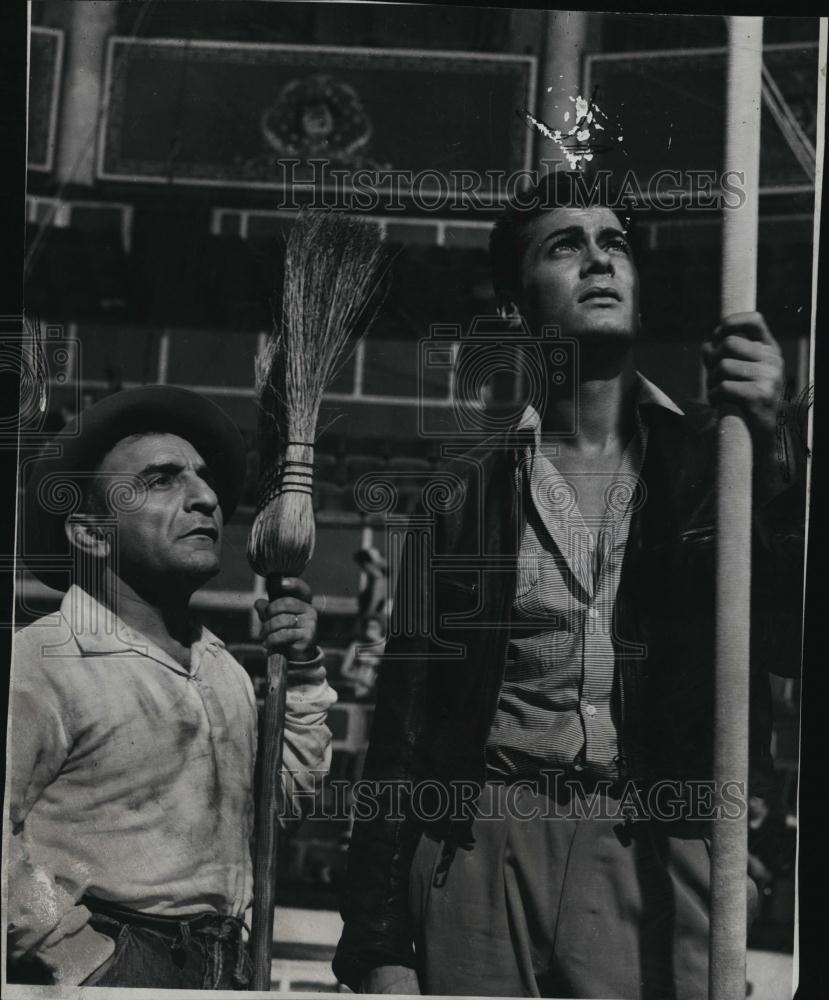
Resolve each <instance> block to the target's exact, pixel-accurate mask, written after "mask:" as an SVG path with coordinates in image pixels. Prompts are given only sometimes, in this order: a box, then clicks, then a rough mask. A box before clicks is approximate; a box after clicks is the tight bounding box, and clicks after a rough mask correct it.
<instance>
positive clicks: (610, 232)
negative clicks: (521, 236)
mask: <svg viewBox="0 0 829 1000" xmlns="http://www.w3.org/2000/svg"><path fill="white" fill-rule="evenodd" d="M586 233H587V230H586V229H585V228H584V226H565V227H564V228H563V229H554V230H553V231H552V232H551V233H547V235H546V236H545V237H544V239H543V240H542V241H541V242H540V243H539V246H544V244H545V243H548V242H549V241H550V240H552V239H555V238H556V237H558V236H585V235H586ZM608 236H624V237H625V239H627V233H626V232H625V231H624V229H620V228H619V227H618V226H604V227H603V228H602V229H600V230H599V232H598V237H597V238H598V239H606V238H607V237H608Z"/></svg>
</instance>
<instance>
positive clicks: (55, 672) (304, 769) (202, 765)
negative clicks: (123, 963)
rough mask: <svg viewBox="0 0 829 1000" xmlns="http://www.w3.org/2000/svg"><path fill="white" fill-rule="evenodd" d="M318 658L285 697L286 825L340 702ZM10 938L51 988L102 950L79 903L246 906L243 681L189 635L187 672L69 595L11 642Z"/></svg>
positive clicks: (234, 666)
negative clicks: (43, 970)
mask: <svg viewBox="0 0 829 1000" xmlns="http://www.w3.org/2000/svg"><path fill="white" fill-rule="evenodd" d="M321 661H322V656H321V654H320V655H319V656H318V657H317V659H316V660H315V661H312V662H311V663H309V664H308V665H307V666H305V665H303V669H302V671H301V672H300V673H299V674H297V673H296V672H295V670H294V669H292V671H291V680H292V686H291V687H289V688H288V692H287V708H286V717H285V718H286V723H285V741H284V751H283V777H282V780H283V787H284V788H285V792H286V794H285V796H284V799H285V802H286V808H287V811H288V815H286V816H285V817H283V818H282V819H281V821H282V822H283V825H290V824H291V823H295V822H297V821H298V820H299V819H301V816H302V814H303V812H304V811H305V812H307V811H308V808H309V807H310V806H311V805H312V803H313V801H314V794H315V793H316V792H318V791H319V782H320V778H321V777H322V775H323V774H324V773H325V772H326V771H327V770H328V768H329V766H330V761H331V748H330V741H331V734H330V732H329V730H328V728H327V726H326V725H325V716H326V711H327V709H328V707H329V706H330V705H331V704H332V703H333V702H334V701H335V700H336V694H335V693H334V692H333V690H332V689H331V688H330V687H329V686H328V684H327V682H326V680H325V669H324V667H323V666H322V662H321ZM9 734H10V735H9V753H10V761H11V768H10V776H9V803H10V805H9V819H10V826H11V837H10V840H11V844H10V856H9V857H10V865H9V908H8V917H9V919H8V926H9V944H10V954H11V955H12V956H13V957H14V956H18V955H23V954H27V953H29V954H34V955H36V956H37V957H39V958H40V959H42V960H43V961H44V962H45V964H46V965H47V966H48V967H49V968H51V969H52V970H53V972H54V976H55V979H56V981H57V982H61V983H68V984H73V983H78V982H81V981H82V980H83V979H84V978H85V977H86V976H87V975H89V974H90V973H91V972H92V971H94V969H96V968H97V967H98V966H99V965H101V964H102V963H103V962H104V961H105V960H106V958H107V957H108V956H109V954H110V953H111V952H112V949H113V943H112V940H111V939H110V938H109V937H106V936H105V935H101V934H98V933H97V932H96V931H95V930H94V929H93V928H92V927H90V926H89V925H88V919H89V915H90V914H89V910H88V909H87V908H86V907H85V906H83V905H79V900H80V898H81V897H82V896H83V895H84V894H85V893H89V894H91V895H94V896H96V897H99V898H101V899H105V900H109V901H112V902H116V903H120V904H122V905H125V906H129V907H132V908H134V909H138V910H142V911H144V912H147V913H153V914H158V915H163V916H168V917H169V916H183V915H187V914H193V913H197V912H204V911H208V912H209V911H213V912H216V913H219V914H228V915H233V916H241V915H242V914H243V913H244V911H245V909H246V908H247V907H248V906H249V904H250V902H251V895H252V882H253V879H252V862H251V855H250V844H249V841H250V837H251V834H252V832H253V795H252V792H253V768H254V762H255V756H256V740H257V713H256V701H255V697H254V692H253V686H252V684H251V681H250V679H249V677H248V675H247V674H246V672H245V670H244V668H243V667H242V666H241V665H240V664H239V663H238V662H237V661H236V660H235V659H234V658H233V657H232V656H231V655H230V653H229V652H228V651H227V649H226V648H225V646H224V643H223V642H222V641H221V640H220V639H217V638H216V636H215V635H213V634H212V633H211V632H209V631H208V630H207V629H206V628H203V627H202V628H198V627H195V630H194V638H193V642H192V644H191V646H190V664H189V669H187V668H186V667H184V666H182V665H181V664H180V663H178V662H177V661H176V660H175V659H173V658H172V657H171V656H169V655H168V654H167V653H165V652H164V651H163V650H162V649H160V648H158V647H157V646H156V645H155V644H154V643H153V642H152V641H150V640H149V639H147V638H146V637H145V636H143V635H141V634H140V633H138V632H136V631H134V630H132V629H130V628H129V627H128V626H127V625H125V624H124V622H123V621H121V620H120V619H118V618H117V617H116V616H114V615H113V614H112V613H111V612H110V611H108V610H107V609H105V608H104V607H103V606H102V605H101V604H99V603H98V602H97V601H95V600H93V598H91V597H90V596H89V595H88V594H87V593H86V592H85V591H83V590H81V589H80V588H78V587H72V588H71V589H70V590H69V591H68V593H67V594H66V596H65V597H64V599H63V602H62V604H61V608H60V612H59V613H57V614H54V615H49V616H46V617H45V618H42V619H40V620H39V621H37V622H35V623H34V624H32V625H30V626H28V627H27V628H24V629H22V630H21V631H20V632H18V633H17V634H16V635H15V636H14V645H13V674H12V700H11V706H10V728H9Z"/></svg>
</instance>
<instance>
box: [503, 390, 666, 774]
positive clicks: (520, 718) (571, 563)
mask: <svg viewBox="0 0 829 1000" xmlns="http://www.w3.org/2000/svg"><path fill="white" fill-rule="evenodd" d="M646 405H656V406H662V407H665V408H667V409H670V410H673V411H674V412H677V413H681V412H682V411H681V410H679V408H678V407H677V406H676V404H675V403H673V402H672V401H671V400H670V399H669V398H668V397H667V396H666V395H665V394H664V393H663V392H662V391H661V390H660V389H658V388H657V387H656V386H655V385H653V384H652V383H651V382H649V381H648V380H647V379H646V378H644V376H642V375H641V374H637V383H636V429H635V432H634V434H633V437H632V438H631V440H630V441H629V443H628V445H627V446H626V448H625V450H624V453H623V455H622V461H621V465H620V467H619V469H618V471H617V472H615V473H613V474H610V475H608V476H607V488H606V489H605V491H604V496H605V503H606V509H605V513H604V517H603V518H602V520H601V521H600V522H599V523H587V522H586V521H585V519H584V518H583V517H582V515H581V513H580V511H579V508H578V490H579V485H580V483H579V479H580V477H579V475H578V474H573V473H568V474H567V475H562V474H561V473H560V472H559V471H558V470H557V469H556V467H555V465H554V463H553V461H551V459H550V458H548V457H546V456H545V455H544V454H543V453H542V438H541V424H540V419H539V416H538V414H537V413H536V412H535V411H534V410H533V409H532V408H531V407H528V409H527V411H526V412H525V414H524V417H523V419H522V421H521V424H520V427H521V428H530V429H533V430H534V432H535V434H534V438H535V441H534V447H532V448H527V451H526V453H525V456H524V461H523V462H521V463H519V468H518V470H517V473H516V489H517V490H519V494H520V495H521V496H522V498H523V500H524V503H525V508H526V510H527V523H526V527H525V529H524V534H523V536H522V538H521V545H520V549H519V553H518V573H517V587H516V592H515V597H514V600H513V604H512V613H511V619H510V635H509V643H508V646H507V662H506V668H505V674H504V683H503V685H502V688H501V693H500V697H499V702H498V708H497V710H496V714H495V718H494V720H493V723H492V726H491V728H490V732H489V737H488V740H487V749H486V754H487V767H488V772H489V775H490V777H492V778H496V779H498V778H501V779H514V778H520V777H527V778H529V777H536V776H538V775H539V773H540V772H541V771H543V770H545V769H550V770H558V769H560V770H562V771H565V772H567V773H574V772H575V773H576V774H583V775H585V776H587V775H589V776H590V777H593V778H606V779H610V780H615V779H618V778H621V777H622V776H623V772H622V769H621V767H620V761H619V737H618V731H617V723H618V720H617V719H616V718H615V717H614V709H613V701H612V694H613V689H614V682H615V678H616V658H615V650H614V644H613V621H614V606H615V603H616V594H617V590H618V586H619V579H620V576H621V570H622V560H623V558H624V553H625V546H626V544H627V538H628V531H629V528H630V521H631V516H632V513H633V511H634V509H635V507H636V505H637V504H638V503H640V502H641V495H640V493H639V491H638V490H637V485H638V482H639V472H640V469H641V466H642V461H643V459H644V454H645V447H646V445H647V431H648V427H647V421H646V419H644V418H643V413H645V412H646V411H644V410H643V409H642V408H643V407H644V406H646Z"/></svg>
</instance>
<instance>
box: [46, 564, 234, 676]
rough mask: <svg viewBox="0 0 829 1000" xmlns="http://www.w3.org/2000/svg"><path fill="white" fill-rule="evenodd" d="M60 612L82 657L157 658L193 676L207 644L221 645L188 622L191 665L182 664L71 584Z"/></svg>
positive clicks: (222, 644) (214, 638)
mask: <svg viewBox="0 0 829 1000" xmlns="http://www.w3.org/2000/svg"><path fill="white" fill-rule="evenodd" d="M60 612H61V615H62V616H63V618H64V619H65V620H66V622H67V624H68V625H69V628H70V629H71V631H72V635H73V636H74V638H75V641H76V643H77V644H78V648H79V649H80V651H81V654H82V655H83V656H117V655H121V654H128V653H133V654H136V653H137V654H139V655H141V656H146V657H148V658H149V659H151V660H156V661H157V662H158V663H162V664H163V665H164V666H166V667H169V668H170V669H171V670H174V671H175V672H176V673H180V674H185V675H187V676H194V675H195V674H196V673H197V672H198V667H199V664H200V663H201V659H202V656H203V655H204V653H205V652H206V651H207V649H208V647H211V646H212V647H218V648H224V643H223V642H222V640H221V639H219V638H218V637H217V636H215V635H214V634H213V633H212V632H211V631H210V630H209V629H207V628H205V626H204V625H200V624H198V623H195V622H193V623H191V644H190V667H191V669H190V670H189V671H188V670H185V669H184V667H182V665H181V664H180V663H179V662H178V661H177V660H175V659H173V657H172V656H170V654H169V653H167V652H165V651H164V650H163V649H161V647H160V646H157V645H156V644H155V643H154V642H153V641H152V640H151V639H149V638H148V637H147V636H145V635H143V634H142V633H141V632H138V631H137V630H136V629H133V628H131V627H130V626H129V625H127V624H126V622H124V621H123V620H122V619H121V618H119V617H118V615H117V614H115V612H114V611H113V610H112V609H111V608H108V607H107V606H106V605H103V604H101V603H100V601H97V600H96V599H95V598H94V597H93V596H92V595H91V594H89V593H88V592H87V591H85V590H84V589H83V588H82V587H79V586H78V585H77V584H73V585H72V586H71V587H70V588H69V590H68V591H67V592H66V594H65V595H64V597H63V600H62V601H61V606H60Z"/></svg>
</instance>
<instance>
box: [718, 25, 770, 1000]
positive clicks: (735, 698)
mask: <svg viewBox="0 0 829 1000" xmlns="http://www.w3.org/2000/svg"><path fill="white" fill-rule="evenodd" d="M762 59H763V19H762V18H761V17H732V18H729V50H728V77H727V99H726V143H725V145H726V149H725V164H724V166H725V169H726V170H738V171H743V172H744V174H745V189H746V201H745V204H744V205H743V206H742V207H741V208H739V209H737V210H734V209H725V210H724V212H723V257H722V264H723V273H722V297H721V311H722V315H723V316H725V315H728V314H729V313H734V312H750V311H753V310H754V308H755V305H756V289H757V216H758V193H759V172H760V170H759V167H760V101H761V69H762ZM716 476H717V482H716V488H717V535H716V539H717V540H716V612H715V615H716V618H715V681H714V783H715V784H714V787H715V791H716V797H715V801H717V802H718V804H720V805H722V798H721V797H720V794H721V790H722V788H723V786H724V784H725V783H726V782H740V783H741V786H742V789H743V790H744V794H745V795H746V797H747V794H748V787H747V786H748V688H749V635H750V611H751V608H750V596H751V482H752V445H751V438H750V436H749V432H748V429H747V427H746V424H745V421H744V420H743V418H742V416H741V415H740V414H739V413H738V412H737V411H736V410H734V409H727V408H723V409H722V410H721V412H720V419H719V449H718V456H717V473H716ZM747 836H748V832H747V823H746V817H745V815H741V816H740V818H739V819H737V820H734V819H728V818H727V817H722V816H720V817H718V818H716V819H715V820H714V823H713V827H712V838H711V839H712V843H711V926H710V941H709V948H710V962H709V970H708V976H709V1000H743V998H744V997H745V989H746V976H745V968H746V877H747V874H746V873H747V861H748V858H747V847H748V845H747Z"/></svg>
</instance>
